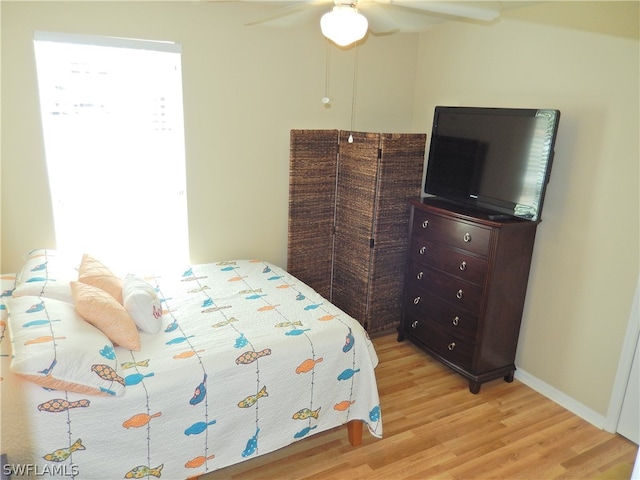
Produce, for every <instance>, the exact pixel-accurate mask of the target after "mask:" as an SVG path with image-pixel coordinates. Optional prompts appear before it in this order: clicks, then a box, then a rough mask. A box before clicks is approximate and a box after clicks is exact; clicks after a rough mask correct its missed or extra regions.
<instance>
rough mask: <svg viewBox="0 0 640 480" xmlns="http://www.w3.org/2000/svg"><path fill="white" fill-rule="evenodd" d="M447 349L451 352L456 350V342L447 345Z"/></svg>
mask: <svg viewBox="0 0 640 480" xmlns="http://www.w3.org/2000/svg"><path fill="white" fill-rule="evenodd" d="M447 348H448V349H449V350H453V349H454V348H456V342H451V343H450V344H449V345H447Z"/></svg>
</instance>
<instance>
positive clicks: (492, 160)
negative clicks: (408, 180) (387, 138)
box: [424, 106, 560, 221]
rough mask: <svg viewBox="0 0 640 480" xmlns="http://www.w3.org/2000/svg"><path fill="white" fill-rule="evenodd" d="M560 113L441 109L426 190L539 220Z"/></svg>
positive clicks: (436, 118) (498, 212) (502, 213)
mask: <svg viewBox="0 0 640 480" xmlns="http://www.w3.org/2000/svg"><path fill="white" fill-rule="evenodd" d="M559 121H560V111H559V110H536V109H516V108H483V107H442V106H439V107H436V109H435V114H434V119H433V129H432V134H431V145H430V149H429V157H428V162H427V171H426V178H425V187H424V191H425V193H427V194H431V195H435V196H438V197H441V198H443V199H446V200H450V201H454V202H458V203H463V204H467V205H472V206H475V207H478V208H480V209H484V210H487V211H489V212H490V213H493V214H495V215H496V216H497V217H500V216H513V217H519V218H524V219H527V220H532V221H535V220H539V219H540V217H541V212H542V203H543V200H544V194H545V190H546V185H547V183H548V181H549V176H550V173H551V163H552V160H553V154H554V150H553V149H554V144H555V138H556V133H557V130H558V123H559Z"/></svg>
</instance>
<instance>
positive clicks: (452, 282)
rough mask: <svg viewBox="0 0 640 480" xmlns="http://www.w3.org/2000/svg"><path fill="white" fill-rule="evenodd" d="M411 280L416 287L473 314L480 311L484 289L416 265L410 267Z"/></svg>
mask: <svg viewBox="0 0 640 480" xmlns="http://www.w3.org/2000/svg"><path fill="white" fill-rule="evenodd" d="M409 279H410V281H411V282H412V284H413V285H414V286H417V287H418V288H420V290H422V291H424V292H428V293H429V294H430V295H433V296H436V297H438V298H440V299H442V300H444V301H447V302H450V303H452V304H453V305H456V306H457V307H462V308H465V309H467V310H469V311H470V312H472V313H476V314H477V313H478V312H479V311H480V305H481V304H482V292H483V289H482V287H479V286H478V285H474V284H472V283H469V282H465V281H463V280H460V279H459V278H456V277H452V276H451V275H447V274H445V273H442V272H439V271H437V270H432V269H430V268H426V267H424V266H423V265H420V264H418V263H414V264H412V265H411V266H410V267H409Z"/></svg>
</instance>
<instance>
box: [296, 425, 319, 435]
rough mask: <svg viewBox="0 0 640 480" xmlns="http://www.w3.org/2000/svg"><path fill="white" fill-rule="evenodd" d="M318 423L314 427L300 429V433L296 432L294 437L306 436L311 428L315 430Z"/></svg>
mask: <svg viewBox="0 0 640 480" xmlns="http://www.w3.org/2000/svg"><path fill="white" fill-rule="evenodd" d="M317 427H318V426H317V425H314V426H313V427H305V428H303V429H302V430H300V431H299V432H298V433H296V434H295V435H294V436H293V437H294V438H302V437H304V436H306V435H307V434H308V433H309V432H310V431H311V430H313V429H314V428H317Z"/></svg>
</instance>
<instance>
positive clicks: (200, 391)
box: [189, 373, 207, 405]
mask: <svg viewBox="0 0 640 480" xmlns="http://www.w3.org/2000/svg"><path fill="white" fill-rule="evenodd" d="M206 381H207V374H206V373H205V374H204V379H202V382H201V383H200V385H198V386H197V387H196V389H195V391H194V392H193V397H191V400H189V403H190V404H191V405H197V404H199V403H200V402H201V401H202V400H204V397H205V395H206V394H207V387H206V386H205V382H206Z"/></svg>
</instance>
